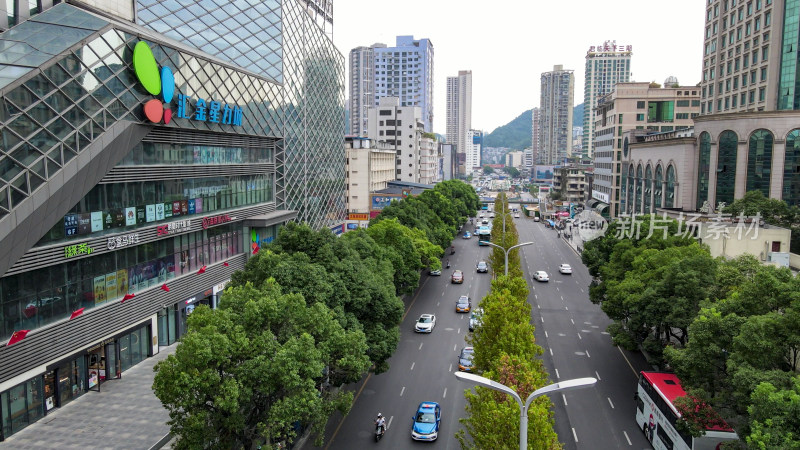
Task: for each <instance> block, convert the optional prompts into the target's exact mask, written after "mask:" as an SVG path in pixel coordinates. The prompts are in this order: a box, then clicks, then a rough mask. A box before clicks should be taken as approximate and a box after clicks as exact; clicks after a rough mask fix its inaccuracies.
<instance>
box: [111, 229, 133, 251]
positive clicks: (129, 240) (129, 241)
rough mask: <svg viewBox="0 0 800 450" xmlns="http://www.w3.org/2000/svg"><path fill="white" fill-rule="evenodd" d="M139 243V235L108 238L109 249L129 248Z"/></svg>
mask: <svg viewBox="0 0 800 450" xmlns="http://www.w3.org/2000/svg"><path fill="white" fill-rule="evenodd" d="M138 243H139V233H134V234H126V235H123V236H117V237H110V238H108V249H109V250H114V249H115V248H122V247H127V246H129V245H133V244H138Z"/></svg>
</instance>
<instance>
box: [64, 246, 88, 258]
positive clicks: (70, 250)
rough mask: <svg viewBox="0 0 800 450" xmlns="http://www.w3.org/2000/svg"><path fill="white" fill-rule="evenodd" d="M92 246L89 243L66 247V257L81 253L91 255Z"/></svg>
mask: <svg viewBox="0 0 800 450" xmlns="http://www.w3.org/2000/svg"><path fill="white" fill-rule="evenodd" d="M93 251H94V250H92V247H89V244H85V243H84V244H75V245H68V246H66V247H64V258H73V257H75V256H80V255H91V254H92V252H93Z"/></svg>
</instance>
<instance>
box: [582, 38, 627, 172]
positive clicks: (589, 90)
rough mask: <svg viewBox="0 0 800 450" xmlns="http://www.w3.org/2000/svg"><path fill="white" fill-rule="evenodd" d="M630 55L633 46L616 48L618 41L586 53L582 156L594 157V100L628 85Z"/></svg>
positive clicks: (596, 46) (591, 49)
mask: <svg viewBox="0 0 800 450" xmlns="http://www.w3.org/2000/svg"><path fill="white" fill-rule="evenodd" d="M632 54H633V46H631V45H617V41H605V42H603V43H602V44H601V45H592V46H590V47H589V50H588V51H587V52H586V73H585V78H584V84H583V137H582V141H581V152H582V153H583V154H584V155H585V156H587V157H589V158H591V157H592V156H593V154H594V134H593V133H594V131H595V130H594V122H595V120H594V114H595V108H596V107H597V99H599V98H600V97H602V96H604V95H606V94H608V93H609V92H611V91H612V90H613V89H614V85H615V84H617V83H627V82H629V81H631V55H632Z"/></svg>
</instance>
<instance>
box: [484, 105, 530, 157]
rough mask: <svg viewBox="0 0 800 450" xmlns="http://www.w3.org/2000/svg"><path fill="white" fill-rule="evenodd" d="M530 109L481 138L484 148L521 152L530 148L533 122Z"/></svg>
mask: <svg viewBox="0 0 800 450" xmlns="http://www.w3.org/2000/svg"><path fill="white" fill-rule="evenodd" d="M532 111H533V110H531V109H529V110H527V111H525V112H524V113H522V114H520V115H519V116H517V118H516V119H514V120H512V121H511V122H508V123H507V124H505V125H503V126H501V127H497V128H495V130H494V131H492V132H491V133H489V135H487V136H485V137H484V138H483V145H485V146H486V147H508V148H510V149H514V150H523V149H525V148H526V147H530V146H531V126H532V121H533V116H532V114H533V113H532Z"/></svg>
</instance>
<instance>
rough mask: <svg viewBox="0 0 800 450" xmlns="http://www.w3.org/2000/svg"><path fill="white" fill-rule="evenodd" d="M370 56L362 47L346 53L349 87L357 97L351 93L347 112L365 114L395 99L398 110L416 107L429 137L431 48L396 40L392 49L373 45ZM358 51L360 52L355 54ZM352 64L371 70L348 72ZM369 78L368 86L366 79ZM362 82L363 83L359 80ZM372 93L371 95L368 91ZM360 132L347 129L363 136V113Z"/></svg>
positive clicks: (406, 39)
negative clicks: (357, 111)
mask: <svg viewBox="0 0 800 450" xmlns="http://www.w3.org/2000/svg"><path fill="white" fill-rule="evenodd" d="M369 48H370V49H371V55H369V53H370V52H369V51H368V50H365V49H364V47H358V48H356V49H353V50H352V51H351V52H350V65H351V71H350V87H351V89H353V87H354V86H355V87H356V88H357V89H359V92H358V95H355V94H354V91H351V94H350V98H351V100H350V109H351V114H353V113H352V111H353V110H355V109H358V110H360V111H362V112H363V111H368V110H369V108H373V107H376V106H378V105H379V102H380V99H381V98H384V97H397V98H398V99H399V101H400V106H416V107H418V108H420V111H422V121H423V124H424V126H425V131H426V132H428V133H433V44H432V43H431V41H430V40H428V39H416V40H415V39H414V37H413V36H397V41H396V45H395V46H394V47H387V46H386V45H384V44H373V45H372V46H371V47H369ZM359 49H361V50H359ZM354 61H356V62H358V63H359V64H369V63H370V61H372V69H371V70H370V69H369V67H366V66H364V67H361V68H360V70H357V71H354V70H352V68H353V65H354ZM370 77H371V78H372V81H371V82H370V80H369V78H370ZM362 78H364V79H362ZM369 89H372V95H371V96H369V95H368V92H367V91H368V90H369ZM360 117H361V119H362V121H361V125H360V128H358V130H355V128H351V133H353V134H356V132H358V134H360V135H363V134H364V128H363V113H362V115H361V116H360Z"/></svg>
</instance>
